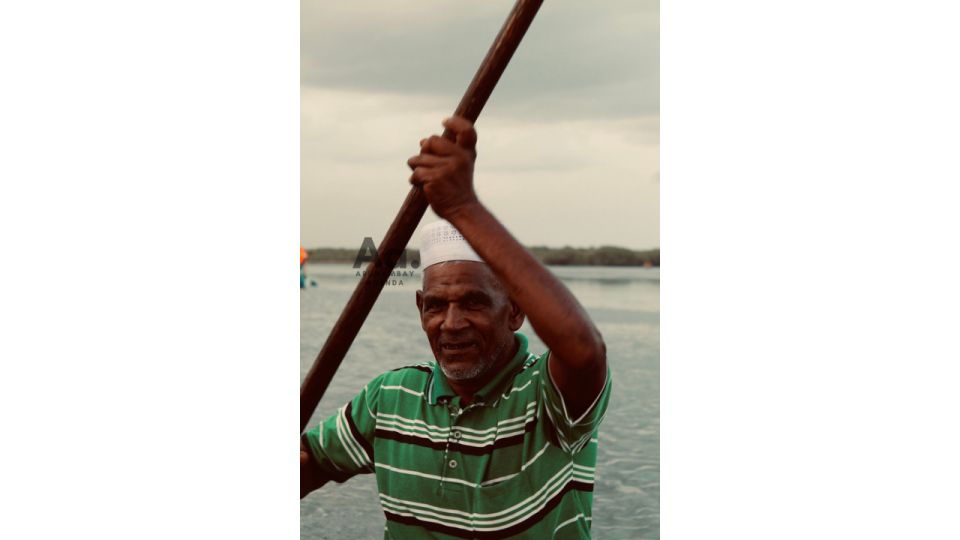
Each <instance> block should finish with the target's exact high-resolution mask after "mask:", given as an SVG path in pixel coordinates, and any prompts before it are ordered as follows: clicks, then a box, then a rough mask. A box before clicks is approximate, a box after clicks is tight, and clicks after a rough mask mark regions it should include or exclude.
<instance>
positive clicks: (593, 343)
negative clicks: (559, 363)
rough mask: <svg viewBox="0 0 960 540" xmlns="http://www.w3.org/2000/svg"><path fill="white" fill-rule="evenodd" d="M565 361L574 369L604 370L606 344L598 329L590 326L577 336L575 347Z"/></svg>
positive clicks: (605, 364)
mask: <svg viewBox="0 0 960 540" xmlns="http://www.w3.org/2000/svg"><path fill="white" fill-rule="evenodd" d="M567 363H568V365H569V367H570V368H571V369H574V370H576V371H594V370H605V369H606V366H607V344H606V343H605V342H604V341H603V336H602V335H601V334H600V331H599V330H597V329H596V328H595V327H592V326H591V328H590V329H589V330H587V331H585V332H583V333H582V334H581V335H580V336H578V338H577V340H576V348H575V349H574V351H572V352H571V353H570V354H569V356H568V360H567Z"/></svg>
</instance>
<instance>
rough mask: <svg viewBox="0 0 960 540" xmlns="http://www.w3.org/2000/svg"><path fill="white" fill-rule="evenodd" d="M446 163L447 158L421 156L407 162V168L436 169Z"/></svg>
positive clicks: (429, 155) (428, 155)
mask: <svg viewBox="0 0 960 540" xmlns="http://www.w3.org/2000/svg"><path fill="white" fill-rule="evenodd" d="M445 162H446V159H445V158H442V157H439V156H435V155H432V154H420V155H416V156H413V157H412V158H410V159H408V160H407V167H410V168H411V169H416V168H417V167H436V166H437V165H441V164H443V163H445Z"/></svg>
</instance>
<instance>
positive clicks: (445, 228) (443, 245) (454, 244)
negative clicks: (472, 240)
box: [420, 220, 483, 268]
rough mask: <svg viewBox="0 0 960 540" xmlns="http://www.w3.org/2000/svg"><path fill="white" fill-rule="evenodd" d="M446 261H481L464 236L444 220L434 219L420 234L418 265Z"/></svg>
mask: <svg viewBox="0 0 960 540" xmlns="http://www.w3.org/2000/svg"><path fill="white" fill-rule="evenodd" d="M447 261H476V262H481V263H482V262H483V259H481V258H480V256H478V255H477V253H476V252H475V251H473V248H471V247H470V244H468V243H467V240H466V238H464V237H463V235H462V234H460V231H458V230H457V229H455V228H454V227H453V225H451V224H450V223H448V222H447V221H445V220H440V221H434V222H433V223H431V224H429V225H427V226H426V227H424V228H423V232H422V233H421V234H420V267H421V268H427V267H428V266H431V265H434V264H437V263H442V262H447Z"/></svg>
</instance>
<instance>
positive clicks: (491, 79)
mask: <svg viewBox="0 0 960 540" xmlns="http://www.w3.org/2000/svg"><path fill="white" fill-rule="evenodd" d="M542 3H543V0H517V3H516V4H515V5H514V6H513V10H512V11H510V15H508V16H507V20H506V22H504V23H503V28H501V29H500V33H499V34H497V38H496V39H495V40H494V42H493V45H492V46H491V47H490V50H489V51H488V52H487V56H486V57H485V58H484V59H483V62H482V63H481V64H480V68H479V69H477V73H476V75H474V76H473V81H471V82H470V86H469V87H468V88H467V91H466V92H465V93H464V94H463V99H461V100H460V104H459V105H458V106H457V110H456V111H455V112H454V113H453V114H454V116H462V117H464V118H466V119H468V120H470V121H471V122H476V120H477V117H478V116H480V111H481V110H483V106H484V105H485V104H486V103H487V99H488V98H489V97H490V94H491V93H492V92H493V88H494V87H495V86H496V85H497V81H499V80H500V76H501V75H502V74H503V71H504V69H506V67H507V63H509V62H510V58H511V57H512V56H513V53H514V51H516V50H517V46H518V45H520V40H522V39H523V35H524V34H525V33H526V31H527V28H529V27H530V23H531V22H533V17H534V16H535V15H536V14H537V10H538V9H540V5H541V4H542ZM443 136H444V137H447V138H448V139H453V134H452V133H450V131H449V130H444V132H443ZM426 210H427V199H426V197H425V196H424V194H423V189H422V188H420V187H418V186H413V187H412V188H411V189H410V193H408V194H407V198H406V200H404V201H403V206H401V207H400V212H399V213H398V214H397V217H396V218H394V220H393V223H392V224H391V225H390V228H389V229H387V234H386V236H384V237H383V241H382V242H380V249H379V252H378V255H379V257H377V260H376V261H374V262H373V263H371V264H370V265H369V266H368V267H367V269H366V272H364V274H363V277H361V278H360V282H359V283H357V288H356V289H355V290H354V291H353V295H352V296H351V297H350V300H348V301H347V305H346V307H344V308H343V312H342V313H341V314H340V318H339V319H337V322H336V323H335V324H334V325H333V329H332V330H331V331H330V336H329V337H327V341H326V343H324V345H323V348H322V349H320V354H318V355H317V359H316V360H314V361H313V366H312V367H311V368H310V371H309V372H308V373H307V376H306V378H305V379H304V380H303V383H302V384H301V385H300V432H301V433H302V432H303V430H304V429H305V428H306V427H307V423H308V422H309V421H310V417H311V416H313V411H314V410H315V409H316V408H317V404H318V403H320V398H322V397H323V393H324V392H325V391H326V390H327V386H329V385H330V381H331V380H332V379H333V375H334V373H336V372H337V368H338V367H340V362H341V361H343V357H344V356H346V354H347V351H348V350H349V349H350V345H351V344H352V343H353V340H354V339H355V338H356V337H357V333H359V332H360V327H361V326H363V322H364V321H365V320H366V319H367V315H368V314H369V313H370V310H371V309H372V308H373V304H374V303H376V301H377V297H378V296H380V291H381V290H382V289H383V285H384V283H385V282H386V280H387V278H388V277H390V272H391V271H392V270H393V267H394V266H396V264H397V261H398V260H399V259H400V255H401V254H402V253H403V251H404V249H405V248H406V246H407V242H409V241H410V236H411V235H413V231H414V229H416V228H417V224H418V223H420V218H422V217H423V213H424V212H426Z"/></svg>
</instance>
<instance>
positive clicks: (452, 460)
mask: <svg viewBox="0 0 960 540" xmlns="http://www.w3.org/2000/svg"><path fill="white" fill-rule="evenodd" d="M447 465H449V466H450V468H451V469H456V468H457V460H455V459H451V460H450V463H447Z"/></svg>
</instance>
